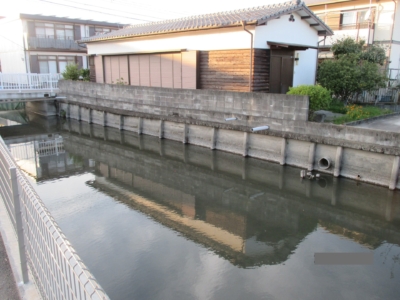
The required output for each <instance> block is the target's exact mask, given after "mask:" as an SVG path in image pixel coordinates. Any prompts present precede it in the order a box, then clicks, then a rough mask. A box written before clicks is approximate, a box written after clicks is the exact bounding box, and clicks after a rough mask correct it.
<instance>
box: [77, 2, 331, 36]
mask: <svg viewBox="0 0 400 300" xmlns="http://www.w3.org/2000/svg"><path fill="white" fill-rule="evenodd" d="M298 10H304V11H306V12H307V14H309V15H312V16H313V18H314V19H315V20H317V22H318V23H320V24H321V26H322V27H323V28H324V29H326V30H327V31H328V32H329V33H331V34H332V31H331V29H330V28H329V27H328V26H327V25H326V24H325V23H323V21H321V20H320V19H319V18H318V17H317V16H315V14H314V13H313V12H311V10H309V9H308V7H307V6H306V5H305V4H304V3H303V2H300V1H299V2H298V1H289V2H283V3H276V4H271V5H265V6H259V7H253V8H247V9H240V10H233V11H227V12H219V13H213V14H205V15H198V16H191V17H186V18H181V19H173V20H165V21H159V22H152V23H143V24H137V25H129V26H126V27H124V28H123V29H120V30H117V31H114V32H111V33H106V34H101V35H96V36H92V37H89V38H86V39H82V40H81V41H80V42H83V43H87V42H95V41H102V40H112V39H119V38H126V37H136V36H144V35H152V34H161V33H173V32H181V31H188V30H201V29H210V28H217V27H229V26H239V25H240V24H241V22H242V21H245V22H246V23H255V24H257V23H260V22H262V21H265V20H268V19H271V18H276V17H278V16H280V15H282V14H285V13H289V12H294V11H298Z"/></svg>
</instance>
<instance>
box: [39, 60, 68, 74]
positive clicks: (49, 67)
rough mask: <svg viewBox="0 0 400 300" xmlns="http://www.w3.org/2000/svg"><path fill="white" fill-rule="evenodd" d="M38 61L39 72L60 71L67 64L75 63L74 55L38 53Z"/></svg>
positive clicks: (52, 72)
mask: <svg viewBox="0 0 400 300" xmlns="http://www.w3.org/2000/svg"><path fill="white" fill-rule="evenodd" d="M38 61H39V70H40V73H42V74H47V73H51V74H54V73H62V72H64V71H65V67H66V66H67V65H68V64H71V63H72V64H74V63H75V56H55V55H39V56H38Z"/></svg>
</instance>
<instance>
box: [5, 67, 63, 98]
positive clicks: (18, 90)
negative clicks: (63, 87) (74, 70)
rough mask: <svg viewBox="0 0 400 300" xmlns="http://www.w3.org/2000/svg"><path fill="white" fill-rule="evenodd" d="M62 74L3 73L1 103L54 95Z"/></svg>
mask: <svg viewBox="0 0 400 300" xmlns="http://www.w3.org/2000/svg"><path fill="white" fill-rule="evenodd" d="M61 78H62V76H61V74H32V73H25V74H1V73H0V103H10V102H25V101H26V102H27V101H34V100H43V98H47V97H54V96H55V95H56V94H57V92H58V81H59V80H60V79H61Z"/></svg>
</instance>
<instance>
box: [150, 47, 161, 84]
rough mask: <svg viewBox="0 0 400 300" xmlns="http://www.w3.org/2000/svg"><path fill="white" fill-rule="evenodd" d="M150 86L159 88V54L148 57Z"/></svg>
mask: <svg viewBox="0 0 400 300" xmlns="http://www.w3.org/2000/svg"><path fill="white" fill-rule="evenodd" d="M150 86H155V87H161V59H160V54H151V55H150Z"/></svg>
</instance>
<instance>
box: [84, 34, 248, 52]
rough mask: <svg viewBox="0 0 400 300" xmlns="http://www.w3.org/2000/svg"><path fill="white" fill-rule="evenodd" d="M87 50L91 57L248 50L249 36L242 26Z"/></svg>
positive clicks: (107, 44) (91, 45)
mask: <svg viewBox="0 0 400 300" xmlns="http://www.w3.org/2000/svg"><path fill="white" fill-rule="evenodd" d="M253 32H254V30H253ZM87 48H88V54H89V55H90V54H98V55H104V54H123V53H135V52H156V51H160V52H162V51H166V50H176V49H187V50H204V51H207V50H222V49H223V50H229V49H249V48H250V34H248V33H247V32H245V31H243V30H242V28H241V27H238V28H234V29H219V30H203V31H198V32H191V33H190V35H189V34H188V33H175V34H166V35H159V36H150V37H141V38H134V39H130V40H126V41H123V40H122V41H113V42H99V43H89V44H87Z"/></svg>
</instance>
